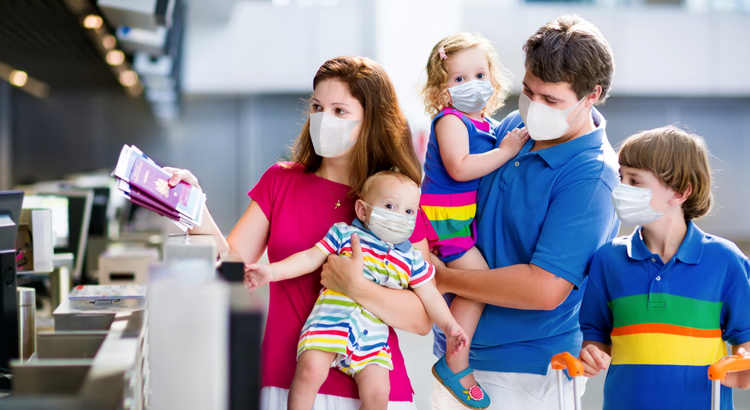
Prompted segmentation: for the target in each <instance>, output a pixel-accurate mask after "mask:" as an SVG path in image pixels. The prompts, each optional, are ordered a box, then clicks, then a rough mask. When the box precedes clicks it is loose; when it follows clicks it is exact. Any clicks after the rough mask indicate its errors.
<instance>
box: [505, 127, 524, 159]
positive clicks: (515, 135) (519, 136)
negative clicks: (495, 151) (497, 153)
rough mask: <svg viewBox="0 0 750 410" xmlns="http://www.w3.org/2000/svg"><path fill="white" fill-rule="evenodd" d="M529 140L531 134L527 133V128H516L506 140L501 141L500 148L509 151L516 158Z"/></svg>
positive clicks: (508, 134)
mask: <svg viewBox="0 0 750 410" xmlns="http://www.w3.org/2000/svg"><path fill="white" fill-rule="evenodd" d="M528 140H529V132H528V131H526V128H525V127H524V128H516V129H514V130H513V131H508V133H507V134H506V135H505V138H503V140H502V141H500V147H499V148H500V149H502V150H507V151H508V152H510V153H512V154H513V156H515V155H516V154H518V153H519V152H520V151H521V148H523V145H524V144H526V141H528Z"/></svg>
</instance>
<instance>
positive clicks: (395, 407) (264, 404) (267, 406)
mask: <svg viewBox="0 0 750 410" xmlns="http://www.w3.org/2000/svg"><path fill="white" fill-rule="evenodd" d="M288 396H289V390H287V389H282V388H280V387H264V388H262V389H261V390H260V410H287V408H286V403H287V397H288ZM361 405H362V401H360V400H358V399H351V398H348V397H338V396H331V395H328V394H318V395H317V396H315V403H314V404H313V410H359V407H360V406H361ZM388 410H417V406H415V405H414V403H413V402H410V401H392V402H389V403H388Z"/></svg>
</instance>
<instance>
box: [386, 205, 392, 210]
mask: <svg viewBox="0 0 750 410" xmlns="http://www.w3.org/2000/svg"><path fill="white" fill-rule="evenodd" d="M385 208H386V209H393V205H391V204H386V205H385Z"/></svg>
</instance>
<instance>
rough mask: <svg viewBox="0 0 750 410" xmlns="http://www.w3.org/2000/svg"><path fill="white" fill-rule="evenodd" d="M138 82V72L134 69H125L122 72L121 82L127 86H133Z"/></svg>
mask: <svg viewBox="0 0 750 410" xmlns="http://www.w3.org/2000/svg"><path fill="white" fill-rule="evenodd" d="M137 82H138V74H136V73H135V71H133V70H128V71H123V72H122V73H120V84H122V85H124V86H125V87H131V86H133V85H135V84H136V83H137Z"/></svg>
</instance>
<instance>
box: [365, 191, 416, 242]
mask: <svg viewBox="0 0 750 410" xmlns="http://www.w3.org/2000/svg"><path fill="white" fill-rule="evenodd" d="M362 203H363V204H365V205H367V206H369V207H370V208H372V213H371V214H370V223H367V222H365V226H367V229H369V230H371V231H372V233H374V234H375V235H377V236H378V238H380V240H382V241H385V242H388V243H390V244H394V245H397V244H399V243H401V242H404V241H406V240H408V239H409V237H410V236H411V234H412V232H414V227H415V226H417V215H416V214H414V215H406V214H401V213H398V212H394V211H389V210H387V209H383V208H379V207H376V206H372V205H370V204H368V203H367V202H365V201H362Z"/></svg>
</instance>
